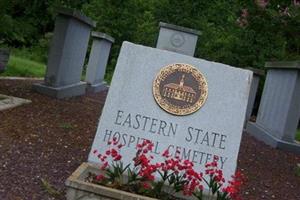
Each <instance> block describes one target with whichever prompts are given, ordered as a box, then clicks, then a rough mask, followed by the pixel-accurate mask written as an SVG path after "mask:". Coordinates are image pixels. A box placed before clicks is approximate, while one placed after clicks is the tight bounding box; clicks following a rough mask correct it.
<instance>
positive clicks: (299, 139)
mask: <svg viewBox="0 0 300 200" xmlns="http://www.w3.org/2000/svg"><path fill="white" fill-rule="evenodd" d="M296 140H297V141H299V142H300V129H297V133H296Z"/></svg>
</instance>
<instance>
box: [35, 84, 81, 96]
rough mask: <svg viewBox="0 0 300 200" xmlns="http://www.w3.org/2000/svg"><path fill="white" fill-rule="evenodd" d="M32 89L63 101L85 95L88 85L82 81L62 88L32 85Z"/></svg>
mask: <svg viewBox="0 0 300 200" xmlns="http://www.w3.org/2000/svg"><path fill="white" fill-rule="evenodd" d="M32 89H33V90H35V91H36V92H39V93H41V94H45V95H47V96H50V97H54V98H57V99H62V98H69V97H75V96H80V95H84V94H85V90H86V83H85V82H82V81H80V82H78V83H76V84H72V85H67V86H62V87H51V86H47V85H45V84H43V83H37V84H33V85H32Z"/></svg>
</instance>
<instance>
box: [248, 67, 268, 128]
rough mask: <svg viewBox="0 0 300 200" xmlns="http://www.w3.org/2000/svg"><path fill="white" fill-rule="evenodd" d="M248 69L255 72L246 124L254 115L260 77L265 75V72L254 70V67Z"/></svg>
mask: <svg viewBox="0 0 300 200" xmlns="http://www.w3.org/2000/svg"><path fill="white" fill-rule="evenodd" d="M246 69H249V70H251V71H252V72H253V79H252V83H251V88H250V93H249V99H248V105H247V111H246V118H245V123H247V122H248V121H249V119H250V117H251V114H252V111H253V106H254V102H255V97H256V93H257V89H258V86H259V80H260V77H261V76H264V75H265V72H264V70H260V69H255V68H252V67H248V68H246Z"/></svg>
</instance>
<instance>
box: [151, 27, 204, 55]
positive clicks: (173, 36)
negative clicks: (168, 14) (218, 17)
mask: <svg viewBox="0 0 300 200" xmlns="http://www.w3.org/2000/svg"><path fill="white" fill-rule="evenodd" d="M198 35H201V32H200V31H197V30H194V29H190V28H185V27H181V26H176V25H173V24H167V23H163V22H160V23H159V35H158V39H157V42H156V48H158V49H164V50H169V51H174V52H177V53H181V54H185V55H189V56H194V53H195V49H196V45H197V40H198Z"/></svg>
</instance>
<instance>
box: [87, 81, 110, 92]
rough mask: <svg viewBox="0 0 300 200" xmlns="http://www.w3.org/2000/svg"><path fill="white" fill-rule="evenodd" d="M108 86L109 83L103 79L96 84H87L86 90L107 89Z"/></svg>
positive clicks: (98, 90)
mask: <svg viewBox="0 0 300 200" xmlns="http://www.w3.org/2000/svg"><path fill="white" fill-rule="evenodd" d="M108 88H109V85H108V84H107V83H106V82H105V81H103V82H102V83H98V84H87V87H86V91H87V93H97V92H102V91H104V90H108Z"/></svg>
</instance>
